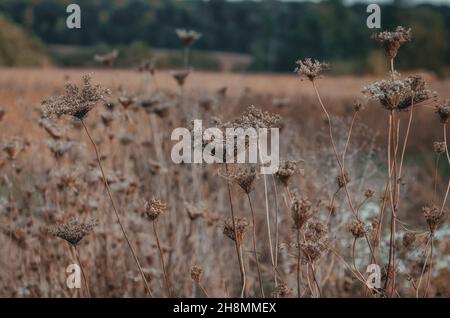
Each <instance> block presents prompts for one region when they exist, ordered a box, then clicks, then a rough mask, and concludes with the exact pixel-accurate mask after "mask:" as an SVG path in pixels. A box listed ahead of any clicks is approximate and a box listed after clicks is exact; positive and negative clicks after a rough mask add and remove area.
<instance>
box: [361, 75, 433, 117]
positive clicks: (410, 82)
mask: <svg viewBox="0 0 450 318" xmlns="http://www.w3.org/2000/svg"><path fill="white" fill-rule="evenodd" d="M363 93H364V94H365V95H366V96H367V97H368V98H369V99H372V100H377V101H379V102H380V104H381V105H382V106H383V107H384V108H386V109H387V110H396V111H404V110H407V109H408V108H409V107H410V106H411V105H412V104H415V105H417V104H419V103H422V102H424V101H426V100H429V99H430V98H432V95H433V94H432V92H431V91H430V90H428V89H427V87H426V83H425V81H424V80H423V79H422V78H421V77H420V76H410V77H407V78H405V79H391V80H382V81H378V82H374V83H372V84H369V85H367V86H366V87H364V89H363Z"/></svg>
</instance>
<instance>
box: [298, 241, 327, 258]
mask: <svg viewBox="0 0 450 318" xmlns="http://www.w3.org/2000/svg"><path fill="white" fill-rule="evenodd" d="M327 243H328V242H327V241H326V240H323V241H319V242H311V241H306V242H304V243H300V249H301V251H302V253H303V256H304V258H303V260H302V262H303V263H305V264H311V263H314V262H315V261H316V260H318V259H319V258H320V256H322V253H323V252H324V251H326V250H327V249H328V244H327Z"/></svg>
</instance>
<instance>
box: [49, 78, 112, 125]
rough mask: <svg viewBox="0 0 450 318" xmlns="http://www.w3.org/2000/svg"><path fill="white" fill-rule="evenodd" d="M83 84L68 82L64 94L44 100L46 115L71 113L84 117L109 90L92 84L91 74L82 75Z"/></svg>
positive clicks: (71, 114)
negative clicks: (76, 84) (78, 85)
mask: <svg viewBox="0 0 450 318" xmlns="http://www.w3.org/2000/svg"><path fill="white" fill-rule="evenodd" d="M82 82H83V83H82V86H81V87H77V86H75V85H74V84H71V83H69V84H66V92H65V94H64V95H62V96H57V97H50V98H48V99H46V100H44V101H43V102H42V107H43V112H44V115H45V116H52V115H55V116H58V117H59V116H62V115H70V116H74V117H76V118H78V119H80V120H81V119H83V118H84V117H85V116H86V115H87V113H88V112H89V111H90V110H92V109H93V108H94V107H95V105H96V104H97V102H98V101H99V100H103V99H104V97H103V95H104V94H107V93H108V90H105V89H103V88H101V87H100V86H99V85H95V86H93V85H92V84H91V76H90V75H84V76H83V77H82Z"/></svg>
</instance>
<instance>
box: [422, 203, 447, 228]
mask: <svg viewBox="0 0 450 318" xmlns="http://www.w3.org/2000/svg"><path fill="white" fill-rule="evenodd" d="M422 212H423V216H424V217H425V220H426V221H427V224H428V227H429V228H430V231H431V233H434V232H435V231H436V230H437V229H438V227H439V226H440V225H441V224H442V223H443V222H444V215H445V212H447V211H446V210H445V211H442V213H441V211H440V208H438V207H437V206H435V205H433V206H425V207H423V208H422Z"/></svg>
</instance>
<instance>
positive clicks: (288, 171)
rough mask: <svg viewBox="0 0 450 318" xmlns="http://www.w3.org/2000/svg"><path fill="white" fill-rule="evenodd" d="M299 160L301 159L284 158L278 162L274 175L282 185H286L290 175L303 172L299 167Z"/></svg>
mask: <svg viewBox="0 0 450 318" xmlns="http://www.w3.org/2000/svg"><path fill="white" fill-rule="evenodd" d="M300 162H301V161H290V160H286V161H284V162H283V163H281V164H280V167H279V168H278V171H277V172H276V176H277V178H278V180H280V182H281V183H282V184H283V185H284V186H287V185H288V183H289V180H290V179H291V177H292V176H294V175H296V174H299V173H303V171H302V170H301V169H300V168H299V166H300Z"/></svg>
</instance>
